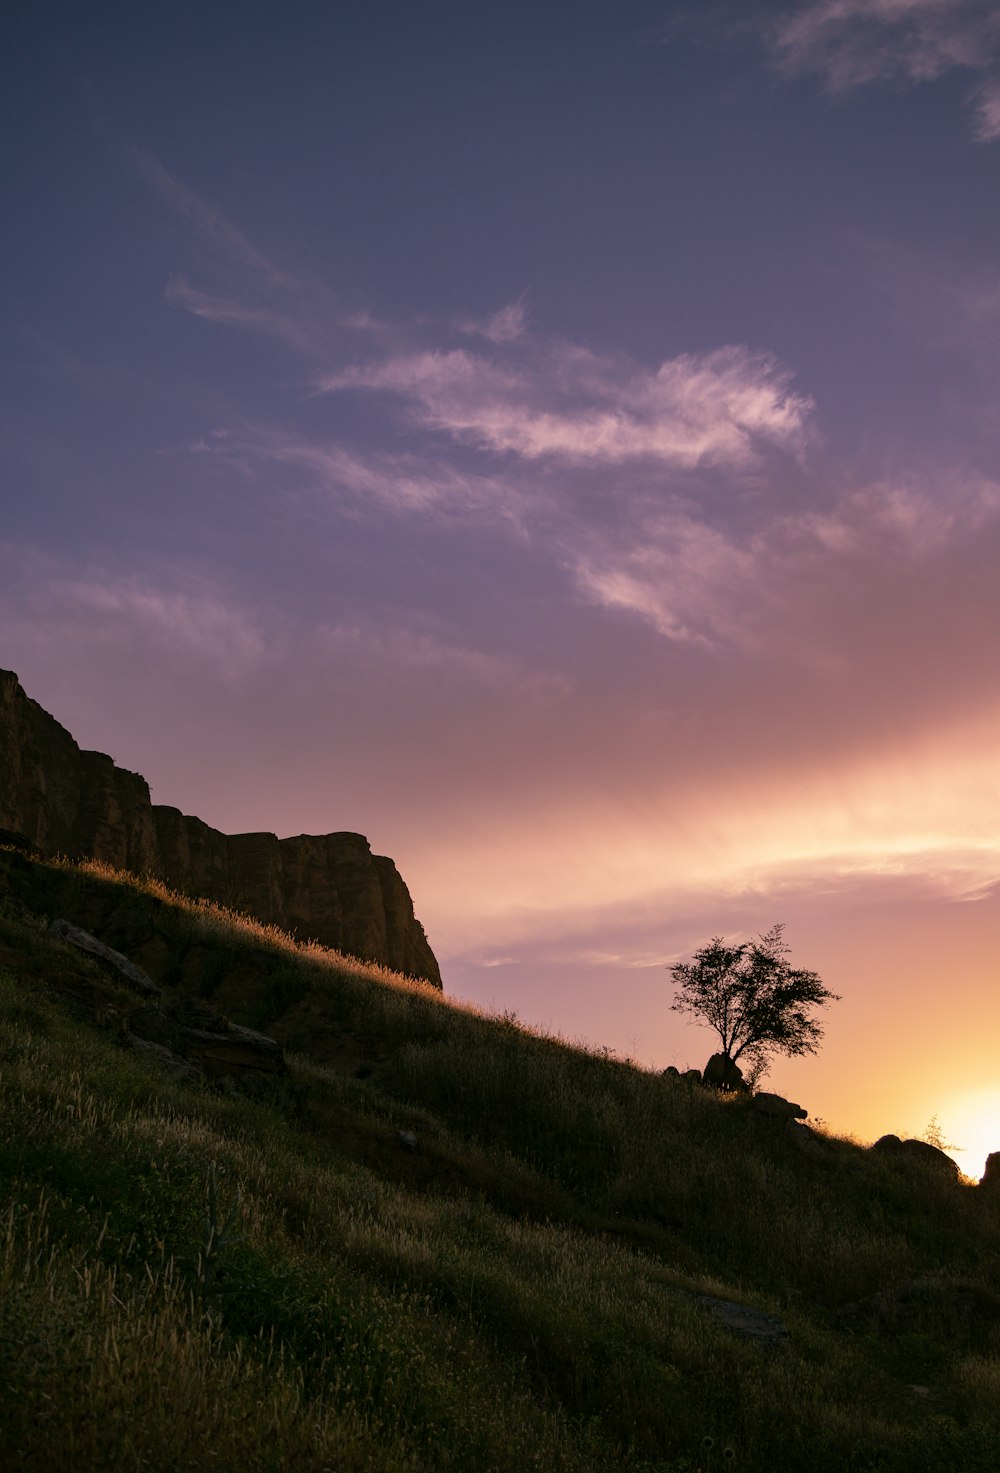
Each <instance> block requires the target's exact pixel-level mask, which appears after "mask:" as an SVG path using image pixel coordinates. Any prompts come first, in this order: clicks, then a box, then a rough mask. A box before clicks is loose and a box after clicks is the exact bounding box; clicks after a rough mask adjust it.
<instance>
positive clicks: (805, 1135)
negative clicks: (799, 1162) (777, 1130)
mask: <svg viewBox="0 0 1000 1473" xmlns="http://www.w3.org/2000/svg"><path fill="white" fill-rule="evenodd" d="M784 1133H785V1136H786V1137H787V1138H788V1140H790V1141H791V1143H792V1145H793V1146H794V1147H795V1149H796V1150H797V1151H801V1152H802V1154H803V1156H808V1157H809V1159H810V1160H811V1161H828V1160H829V1158H830V1147H829V1146H828V1145H827V1143H826V1141H825V1140H824V1139H823V1137H822V1136H819V1135H817V1134H816V1132H815V1131H814V1130H810V1129H809V1127H808V1125H803V1124H802V1121H801V1120H793V1119H792V1118H791V1117H789V1118H788V1119H787V1120H786V1121H785V1131H784Z"/></svg>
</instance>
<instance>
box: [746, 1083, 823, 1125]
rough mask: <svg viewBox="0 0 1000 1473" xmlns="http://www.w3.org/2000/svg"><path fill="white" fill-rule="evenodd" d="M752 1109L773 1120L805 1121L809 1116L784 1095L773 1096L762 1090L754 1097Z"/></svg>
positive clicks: (807, 1112) (806, 1111)
mask: <svg viewBox="0 0 1000 1473" xmlns="http://www.w3.org/2000/svg"><path fill="white" fill-rule="evenodd" d="M752 1108H753V1110H754V1111H755V1112H756V1114H758V1115H765V1116H769V1117H770V1118H771V1119H772V1120H805V1118H806V1116H807V1115H808V1114H809V1111H808V1110H804V1109H803V1108H802V1106H801V1105H796V1104H794V1103H793V1102H792V1101H791V1100H786V1099H785V1098H784V1096H783V1095H772V1094H768V1093H767V1092H766V1091H764V1090H761V1091H760V1092H759V1093H758V1094H755V1095H754V1097H753V1103H752Z"/></svg>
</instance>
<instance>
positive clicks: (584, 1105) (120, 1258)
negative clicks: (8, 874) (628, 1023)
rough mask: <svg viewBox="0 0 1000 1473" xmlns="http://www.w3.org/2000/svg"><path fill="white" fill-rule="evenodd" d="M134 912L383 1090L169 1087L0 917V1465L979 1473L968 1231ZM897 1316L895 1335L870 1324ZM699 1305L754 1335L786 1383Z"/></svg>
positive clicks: (890, 1177) (347, 968)
mask: <svg viewBox="0 0 1000 1473" xmlns="http://www.w3.org/2000/svg"><path fill="white" fill-rule="evenodd" d="M70 878H73V877H72V876H71V877H70ZM73 883H75V884H78V885H81V886H82V885H85V884H86V885H94V884H99V885H105V886H106V885H111V886H112V889H114V891H115V894H116V896H119V898H120V895H121V894H125V893H126V890H127V887H126V884H125V882H124V880H122V879H121V878H120V877H118V878H116V879H114V880H113V881H111V880H109V879H108V878H107V877H97V876H94V875H93V874H87V875H80V874H79V873H76V875H75V878H73ZM81 893H82V892H81ZM128 893H129V894H132V895H133V896H135V894H136V893H137V892H136V891H134V890H132V891H128ZM141 894H143V895H146V896H150V897H152V898H155V899H156V900H157V901H158V903H159V904H161V905H162V906H163V907H164V913H163V915H162V916H161V918H160V921H159V922H158V925H159V926H160V932H161V934H167V931H168V930H169V928H171V927H172V928H173V933H176V935H177V936H178V937H180V941H179V942H178V945H179V952H178V953H174V954H175V955H176V954H181V955H182V961H183V953H184V947H186V946H188V945H189V943H190V941H191V937H192V935H194V936H195V940H196V942H197V944H198V945H199V946H201V947H202V948H204V947H205V946H208V947H209V948H210V949H211V948H217V949H218V952H219V956H220V958H221V960H220V964H219V966H218V967H217V968H216V973H217V976H218V978H219V991H220V992H221V993H223V994H225V993H226V989H227V988H229V994H228V995H229V996H230V998H231V999H233V1000H239V999H240V997H241V996H242V1006H243V1008H244V1010H245V1012H246V1013H247V1014H249V1013H252V1012H253V1010H254V1009H255V1008H258V1007H259V1005H260V998H261V996H262V995H264V994H265V993H266V988H267V985H268V981H269V976H270V980H273V973H272V974H269V972H268V970H267V968H266V967H264V966H262V965H260V964H259V956H260V953H261V952H262V951H264V952H266V953H267V955H268V956H269V957H271V959H272V964H273V967H274V968H275V969H278V968H285V969H287V976H288V977H289V978H290V979H291V982H292V983H294V982H295V981H296V979H297V981H298V986H297V987H296V986H292V985H290V984H289V996H290V997H292V998H293V1000H292V1001H291V1002H290V1003H289V1004H288V1006H287V1007H286V1008H285V1010H284V1011H282V1012H279V1013H278V1014H277V1015H276V1017H275V1019H274V1031H275V1033H276V1034H277V1035H278V1036H282V1033H283V1032H284V1033H285V1034H286V1035H287V1036H288V1037H294V1038H295V1039H296V1040H297V1041H298V1042H299V1043H300V1044H301V1042H302V1041H303V1038H305V1039H306V1041H308V1031H309V1028H312V1029H313V1030H314V1036H315V1038H316V1041H317V1043H321V1042H322V1039H323V1037H325V1036H327V1035H330V1034H334V1033H336V1034H337V1036H338V1037H341V1036H346V1035H349V1036H350V1038H351V1040H353V1045H352V1046H353V1047H355V1048H356V1049H357V1051H358V1053H357V1056H358V1057H363V1058H367V1059H370V1061H371V1063H372V1072H371V1074H370V1075H369V1077H367V1078H365V1079H359V1078H356V1077H354V1073H353V1071H352V1070H351V1069H348V1070H346V1071H345V1070H344V1069H343V1068H340V1069H334V1068H330V1067H327V1066H326V1065H324V1064H323V1063H322V1062H318V1061H317V1060H315V1059H309V1058H307V1057H305V1056H303V1055H292V1056H291V1060H290V1066H291V1067H290V1078H289V1081H288V1082H287V1084H285V1085H284V1086H283V1087H282V1089H281V1090H280V1091H279V1092H277V1093H276V1094H275V1095H274V1097H273V1098H271V1099H268V1098H259V1099H248V1098H245V1097H242V1096H239V1095H237V1096H230V1095H225V1094H220V1093H218V1092H216V1091H213V1090H212V1089H210V1088H209V1087H208V1086H205V1085H182V1084H179V1083H177V1082H176V1081H174V1080H172V1079H170V1078H169V1077H168V1076H167V1075H165V1074H163V1075H161V1074H158V1073H157V1072H156V1071H155V1069H153V1068H151V1067H150V1066H149V1065H147V1064H145V1063H144V1062H143V1061H141V1060H140V1059H139V1058H138V1057H137V1056H135V1055H132V1054H129V1053H126V1052H123V1051H122V1050H121V1048H120V1046H119V1045H118V1044H117V1042H116V1039H115V1035H114V1033H113V1031H104V1032H102V1031H100V1030H98V1029H96V1028H94V1027H92V1026H89V1025H86V1024H83V1023H81V1022H78V1021H76V1020H75V1019H74V1018H73V1017H72V1016H70V1015H69V1014H67V1013H66V1012H65V1010H64V1009H63V1008H62V1007H61V1006H60V1005H58V1004H57V1003H55V1002H53V1001H51V1000H49V999H47V998H46V996H45V995H44V993H45V983H46V978H53V979H58V985H59V990H64V989H65V987H66V986H67V985H69V982H72V980H73V979H72V977H71V976H70V975H69V974H70V973H71V972H72V971H73V969H74V968H75V969H77V970H78V973H79V976H80V977H81V978H88V979H90V982H91V983H92V985H94V986H97V985H98V980H99V979H98V974H97V973H96V971H95V970H94V969H93V968H92V967H91V964H89V963H85V962H82V961H77V960H75V959H73V958H70V957H69V956H68V955H67V954H66V953H65V951H64V950H63V949H62V948H60V947H57V946H54V945H53V944H52V943H50V942H48V941H47V940H46V939H45V938H44V936H43V934H42V928H41V926H40V924H39V923H38V922H36V921H34V920H33V919H32V917H31V916H30V915H27V914H25V913H24V911H23V908H22V909H21V910H20V911H17V910H16V907H8V910H7V913H6V914H3V913H2V912H0V943H2V944H3V945H4V946H5V948H6V950H5V953H4V954H5V955H7V956H8V957H9V956H11V955H16V956H18V957H20V958H23V964H22V963H21V962H16V963H11V964H10V965H9V968H8V970H7V971H6V972H0V1204H2V1206H0V1212H2V1219H0V1220H2V1223H3V1244H2V1258H0V1457H6V1459H7V1462H8V1463H9V1464H10V1465H12V1466H15V1467H18V1468H23V1469H25V1470H27V1473H34V1470H36V1469H38V1470H42V1469H49V1468H52V1469H55V1470H57V1473H58V1470H61V1469H63V1468H65V1469H67V1470H69V1469H73V1470H74V1473H81V1470H83V1469H87V1468H97V1467H115V1468H118V1467H126V1468H131V1467H134V1468H137V1469H138V1468H153V1469H159V1468H164V1469H168V1468H169V1469H174V1468H176V1469H188V1468H190V1469H202V1468H206V1467H211V1466H217V1467H220V1468H234V1469H235V1468H238V1467H243V1468H249V1469H257V1468H260V1469H271V1468H274V1469H279V1468H281V1469H285V1468H291V1467H296V1468H298V1467H303V1468H306V1469H313V1468H315V1469H323V1468H330V1469H334V1468H336V1469H346V1470H348V1473H350V1470H353V1469H372V1470H375V1469H379V1470H382V1469H385V1470H387V1473H395V1470H407V1473H409V1470H424V1469H427V1470H431V1469H442V1470H451V1469H455V1470H458V1469H463V1470H465V1469H477V1470H478V1469H483V1470H487V1473H489V1470H496V1473H506V1470H508V1469H510V1470H514V1469H515V1468H516V1469H521V1468H537V1469H553V1470H563V1469H565V1470H580V1473H589V1470H594V1473H597V1470H602V1473H603V1470H606V1469H612V1468H613V1469H619V1468H620V1469H625V1470H631V1473H654V1470H656V1473H681V1470H689V1473H690V1470H693V1469H695V1468H699V1467H700V1468H705V1469H706V1470H707V1468H708V1463H709V1459H710V1458H711V1459H713V1460H714V1461H712V1463H711V1466H712V1467H718V1466H723V1461H722V1455H723V1452H724V1450H725V1449H727V1448H728V1449H731V1451H732V1453H733V1456H732V1457H730V1458H727V1459H726V1461H725V1466H732V1467H734V1468H738V1469H741V1470H755V1473H756V1470H759V1473H765V1470H768V1473H771V1470H775V1469H778V1470H785V1469H787V1470H789V1473H796V1470H809V1473H814V1470H818V1473H824V1470H829V1473H834V1470H836V1473H840V1470H842V1469H853V1470H857V1473H865V1470H875V1469H876V1468H877V1469H882V1470H890V1473H910V1470H912V1469H916V1468H920V1469H921V1470H924V1469H926V1470H928V1473H950V1470H952V1469H954V1470H959V1469H966V1468H967V1469H969V1470H971V1473H977V1470H985V1469H987V1468H989V1469H991V1470H992V1469H993V1468H994V1467H995V1466H996V1462H997V1451H998V1447H1000V1411H998V1405H1000V1404H998V1398H997V1395H996V1393H997V1390H998V1387H1000V1358H998V1356H1000V1339H998V1335H997V1325H998V1321H997V1319H996V1317H991V1315H992V1312H991V1305H992V1304H994V1303H995V1301H996V1296H997V1292H998V1287H1000V1283H998V1281H1000V1272H998V1263H1000V1258H998V1253H997V1250H998V1248H1000V1212H998V1211H997V1210H996V1203H995V1202H993V1201H991V1200H990V1199H989V1198H988V1196H987V1195H984V1194H983V1193H981V1192H979V1191H978V1190H976V1189H973V1188H969V1187H963V1186H961V1185H960V1184H956V1183H951V1182H948V1181H946V1180H940V1179H936V1178H934V1177H933V1176H932V1175H927V1174H925V1173H923V1172H920V1171H917V1172H915V1173H914V1172H910V1173H907V1172H905V1171H900V1170H899V1169H898V1167H897V1166H896V1164H895V1163H892V1162H886V1161H884V1160H881V1159H879V1158H877V1157H875V1156H874V1155H869V1154H868V1153H866V1152H863V1151H862V1150H860V1149H859V1148H858V1147H857V1146H856V1145H854V1144H852V1143H850V1142H847V1141H837V1140H835V1139H831V1140H830V1141H829V1146H828V1155H827V1157H826V1159H823V1160H818V1161H813V1160H808V1159H806V1158H804V1157H802V1156H800V1155H799V1154H798V1153H797V1152H796V1151H795V1148H794V1146H792V1145H791V1144H789V1142H788V1141H787V1140H785V1138H784V1137H783V1135H782V1134H781V1133H780V1131H778V1130H775V1129H773V1128H772V1126H771V1123H770V1122H766V1121H761V1120H758V1119H756V1118H754V1117H753V1116H752V1115H751V1114H750V1112H749V1111H748V1110H747V1109H746V1108H745V1106H744V1104H743V1103H742V1102H740V1101H732V1100H728V1101H727V1100H722V1099H720V1098H717V1097H715V1096H713V1095H710V1094H707V1093H703V1092H702V1091H700V1090H695V1089H691V1088H690V1087H688V1086H686V1085H684V1084H680V1083H676V1082H675V1083H670V1082H668V1081H664V1080H661V1079H659V1078H657V1077H655V1076H652V1075H650V1074H648V1073H645V1072H643V1071H642V1070H639V1069H637V1068H635V1067H633V1066H629V1065H627V1064H624V1063H622V1062H620V1061H617V1060H615V1059H613V1058H609V1057H607V1056H605V1055H601V1054H599V1053H588V1052H587V1051H584V1050H579V1049H573V1048H569V1047H568V1046H566V1045H563V1044H560V1043H559V1042H558V1041H557V1040H553V1039H550V1038H546V1037H541V1036H538V1035H536V1034H533V1033H532V1032H530V1031H528V1030H524V1029H522V1028H520V1027H518V1026H517V1025H516V1024H515V1023H513V1022H512V1021H511V1020H510V1019H507V1020H491V1019H489V1018H486V1017H484V1016H482V1015H480V1014H478V1013H477V1012H476V1011H475V1010H471V1009H467V1008H460V1007H456V1006H454V1005H453V1004H451V1003H449V1001H448V1000H447V999H444V998H442V997H441V995H440V994H439V993H436V992H434V991H433V990H432V989H429V988H428V987H426V986H424V985H422V984H417V983H413V982H412V981H406V980H402V979H397V978H395V977H393V976H392V975H391V974H386V973H385V972H384V971H382V970H381V969H378V968H372V967H369V966H367V965H365V964H354V963H351V962H350V961H348V960H345V959H343V958H339V957H337V956H336V955H335V954H333V955H331V954H329V953H326V952H323V951H322V950H321V949H318V948H310V947H299V946H295V945H294V944H290V943H289V942H288V941H287V940H286V939H285V938H282V937H281V936H280V935H272V934H269V933H268V931H267V929H266V928H259V927H258V926H257V924H256V923H251V922H245V921H242V920H240V919H238V918H232V917H229V916H227V915H225V914H224V913H221V912H218V911H217V910H216V909H215V908H214V907H213V908H209V907H200V906H198V905H196V904H192V903H191V902H186V903H184V904H183V906H180V905H178V904H177V903H176V902H175V901H174V900H173V899H172V898H170V897H165V896H164V895H162V894H160V893H157V892H155V890H154V889H150V887H147V888H146V889H145V890H144V891H142V892H141ZM181 941H182V942H183V944H181ZM161 951H162V948H161ZM163 957H164V959H165V960H166V959H168V957H167V953H166V952H163ZM254 958H257V960H256V961H255V960H254ZM203 962H204V955H201V956H200V962H199V965H201V963H203ZM241 977H242V978H243V979H244V981H243V986H244V991H243V993H242V995H241V994H240V993H239V990H238V988H237V987H236V979H238V978H241ZM67 979H68V980H67ZM101 985H103V984H101ZM122 1006H123V1007H124V1006H126V1003H125V1002H124V1001H122ZM230 1010H232V1009H230ZM324 1030H325V1032H324ZM352 1058H353V1056H352ZM404 1128H405V1129H406V1130H408V1131H412V1132H413V1133H414V1134H415V1135H416V1137H417V1150H416V1151H408V1150H406V1149H405V1148H404V1146H403V1145H401V1143H400V1141H399V1138H398V1132H399V1130H400V1129H404ZM914 1283H915V1284H917V1285H920V1284H929V1285H930V1287H931V1289H932V1290H933V1292H930V1290H929V1291H928V1293H927V1294H925V1295H924V1296H923V1298H922V1299H921V1304H922V1306H923V1307H922V1308H921V1310H920V1313H919V1314H916V1313H915V1312H914V1311H912V1310H911V1309H909V1308H907V1307H905V1306H906V1304H907V1303H908V1301H904V1300H903V1299H898V1298H897V1299H893V1298H892V1296H893V1294H894V1293H895V1292H896V1291H897V1290H898V1291H900V1293H902V1290H903V1289H904V1288H905V1287H906V1286H907V1285H912V1284H914ZM712 1294H714V1295H717V1296H722V1297H724V1298H730V1299H733V1298H735V1299H740V1300H742V1301H744V1302H747V1303H750V1304H753V1305H756V1306H757V1307H759V1308H761V1309H763V1310H765V1311H767V1312H770V1313H772V1314H777V1315H779V1316H780V1317H781V1318H782V1319H783V1320H784V1321H785V1323H786V1324H787V1326H788V1328H789V1330H790V1332H791V1333H790V1340H789V1343H788V1346H787V1348H785V1349H784V1350H771V1349H767V1348H765V1347H763V1346H761V1345H758V1344H756V1343H753V1342H752V1341H746V1340H742V1339H740V1338H738V1337H736V1336H734V1335H733V1334H732V1333H731V1332H730V1331H729V1330H727V1329H726V1328H725V1326H724V1325H722V1324H720V1323H719V1322H717V1321H716V1320H715V1319H713V1318H712V1317H711V1316H710V1315H709V1314H707V1313H706V1312H705V1310H704V1308H703V1307H702V1305H701V1304H700V1303H699V1302H698V1299H697V1297H696V1296H697V1295H712ZM963 1295H964V1296H965V1297H964V1298H963V1297H962V1296H963ZM887 1296H888V1297H887ZM900 1305H903V1306H904V1307H903V1308H900V1307H899V1306H900ZM963 1305H965V1306H969V1305H971V1306H972V1308H971V1309H968V1308H965V1309H963V1307H962V1306H963ZM845 1316H846V1317H845ZM914 1386H917V1387H918V1388H919V1389H918V1390H917V1391H915V1390H914V1389H913V1388H914ZM706 1439H710V1440H712V1443H713V1445H712V1447H711V1448H710V1447H707V1446H706V1445H705V1440H706Z"/></svg>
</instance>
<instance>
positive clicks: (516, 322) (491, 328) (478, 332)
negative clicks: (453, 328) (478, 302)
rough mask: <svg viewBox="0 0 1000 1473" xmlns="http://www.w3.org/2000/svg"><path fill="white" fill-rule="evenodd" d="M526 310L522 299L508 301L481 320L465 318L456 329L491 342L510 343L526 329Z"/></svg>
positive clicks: (469, 335)
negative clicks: (505, 304) (504, 305)
mask: <svg viewBox="0 0 1000 1473" xmlns="http://www.w3.org/2000/svg"><path fill="white" fill-rule="evenodd" d="M527 325H528V310H527V307H526V306H525V304H524V302H523V301H518V302H509V303H508V304H507V306H506V307H501V308H500V310H499V311H497V312H494V313H492V315H491V316H489V317H487V318H486V319H485V321H483V322H476V321H473V320H467V321H465V322H460V323H459V324H458V330H459V332H461V333H465V334H466V335H467V336H468V337H480V338H486V339H487V341H488V342H491V343H512V342H514V340H515V339H516V338H519V337H520V336H521V335H522V333H524V332H525V331H526V329H527Z"/></svg>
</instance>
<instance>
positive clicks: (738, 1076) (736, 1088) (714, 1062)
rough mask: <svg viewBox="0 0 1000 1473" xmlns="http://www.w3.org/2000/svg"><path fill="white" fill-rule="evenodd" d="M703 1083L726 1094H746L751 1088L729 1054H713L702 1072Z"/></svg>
mask: <svg viewBox="0 0 1000 1473" xmlns="http://www.w3.org/2000/svg"><path fill="white" fill-rule="evenodd" d="M701 1077H702V1082H703V1083H704V1084H710V1085H711V1086H712V1087H713V1089H719V1090H722V1091H723V1093H725V1094H746V1093H747V1092H748V1090H749V1086H748V1084H747V1082H746V1080H745V1079H744V1078H743V1072H742V1070H741V1069H740V1066H739V1065H738V1064H735V1063H734V1062H733V1060H732V1059H731V1058H730V1057H729V1055H728V1054H713V1055H712V1057H711V1058H710V1059H709V1061H708V1063H707V1064H706V1065H705V1068H704V1070H703V1072H702V1076H701Z"/></svg>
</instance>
